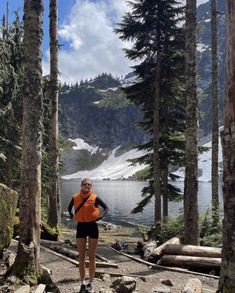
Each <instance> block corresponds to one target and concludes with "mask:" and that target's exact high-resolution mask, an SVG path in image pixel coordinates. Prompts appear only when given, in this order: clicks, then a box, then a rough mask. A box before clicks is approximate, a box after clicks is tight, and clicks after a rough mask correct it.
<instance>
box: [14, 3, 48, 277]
mask: <svg viewBox="0 0 235 293" xmlns="http://www.w3.org/2000/svg"><path fill="white" fill-rule="evenodd" d="M42 12H43V4H42V1H41V0H37V1H36V0H25V2H24V84H23V127H22V162H21V193H20V198H19V211H20V213H19V216H20V240H19V245H18V252H17V256H16V260H15V263H14V265H13V268H12V272H13V274H16V275H18V276H20V277H23V276H27V279H28V280H29V283H37V281H38V277H39V274H40V271H39V265H38V255H39V240H40V224H41V145H42V142H41V141H42V139H41V133H42V64H41V61H42V53H41V43H42Z"/></svg>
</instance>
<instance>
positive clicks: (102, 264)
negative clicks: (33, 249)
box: [41, 246, 118, 269]
mask: <svg viewBox="0 0 235 293" xmlns="http://www.w3.org/2000/svg"><path fill="white" fill-rule="evenodd" d="M41 249H44V250H46V251H48V252H50V253H52V254H55V255H56V256H59V257H61V258H63V259H65V260H67V261H69V262H71V263H73V264H74V265H77V266H78V265H79V262H78V261H77V260H75V259H73V258H70V257H67V256H65V255H63V254H61V253H58V252H56V251H53V250H51V249H48V248H46V247H42V246H41ZM85 264H86V266H88V265H89V261H87V260H86V261H85ZM96 267H97V268H114V269H118V265H117V264H114V263H110V262H99V261H97V262H96Z"/></svg>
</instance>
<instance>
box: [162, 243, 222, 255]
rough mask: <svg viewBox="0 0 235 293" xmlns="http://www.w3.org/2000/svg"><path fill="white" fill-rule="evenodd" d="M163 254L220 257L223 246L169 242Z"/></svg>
mask: <svg viewBox="0 0 235 293" xmlns="http://www.w3.org/2000/svg"><path fill="white" fill-rule="evenodd" d="M162 254H176V255H191V256H201V257H217V258H218V257H220V258H221V248H217V247H207V246H196V245H182V244H167V245H166V246H165V247H164V248H163V250H162Z"/></svg>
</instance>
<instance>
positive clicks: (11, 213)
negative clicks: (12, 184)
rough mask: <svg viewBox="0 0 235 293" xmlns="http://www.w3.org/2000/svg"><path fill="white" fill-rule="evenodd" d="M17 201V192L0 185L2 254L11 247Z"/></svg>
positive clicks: (0, 242)
mask: <svg viewBox="0 0 235 293" xmlns="http://www.w3.org/2000/svg"><path fill="white" fill-rule="evenodd" d="M17 199H18V194H17V192H16V191H14V190H12V189H10V188H9V187H7V186H6V185H4V184H0V252H1V253H0V254H2V252H3V249H4V248H7V247H8V246H9V244H10V242H11V239H12V236H13V224H14V218H15V213H16V206H17Z"/></svg>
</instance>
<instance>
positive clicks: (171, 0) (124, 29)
mask: <svg viewBox="0 0 235 293" xmlns="http://www.w3.org/2000/svg"><path fill="white" fill-rule="evenodd" d="M129 5H130V8H131V11H130V12H128V13H126V15H125V16H124V17H123V19H122V22H121V23H119V24H118V27H117V29H116V30H115V31H116V33H117V34H118V35H119V37H120V39H122V40H123V41H131V42H132V47H131V48H126V49H124V51H125V53H126V56H127V58H129V59H130V60H134V61H136V62H137V63H138V64H137V65H135V66H133V70H134V74H135V79H134V80H133V82H132V84H131V85H130V86H128V87H125V88H123V91H124V92H125V94H126V95H127V98H128V99H129V100H130V101H131V102H133V103H135V104H136V105H140V106H141V109H142V112H143V120H142V121H141V122H140V123H139V124H138V126H139V127H142V128H143V129H144V130H145V131H146V133H148V135H149V141H148V142H146V143H145V144H143V145H140V146H138V147H139V149H145V150H147V151H148V154H147V155H144V156H142V157H140V158H138V159H135V160H132V163H133V164H134V163H136V162H139V163H145V164H146V165H147V166H148V167H149V172H148V177H146V178H145V179H146V180H148V182H149V185H148V186H147V187H145V188H144V189H143V190H142V196H143V200H141V201H140V202H139V203H138V205H137V207H136V208H134V209H133V210H132V212H133V213H138V212H142V211H143V209H144V207H145V206H146V205H147V204H148V203H149V202H150V201H151V199H152V196H153V195H154V188H153V183H154V181H153V108H154V104H153V103H154V94H155V82H156V66H157V65H156V64H157V60H156V58H157V56H158V54H157V52H159V50H160V52H161V62H160V63H161V64H160V85H159V86H160V149H159V154H160V169H161V174H162V176H161V178H160V179H161V185H162V195H163V196H167V198H168V200H176V199H177V200H178V199H179V198H180V196H181V192H180V190H179V189H178V188H176V187H174V186H173V185H172V184H171V183H170V182H169V177H170V178H171V180H173V181H174V180H175V179H176V177H177V176H174V175H173V174H171V172H170V167H171V166H182V165H183V164H184V151H185V140H184V130H185V89H184V80H185V76H184V72H185V68H184V44H185V41H184V30H183V29H182V28H181V27H180V22H181V21H182V15H183V9H184V8H183V7H180V6H179V3H178V2H177V1H175V0H167V1H166V0H158V1H155V0H136V1H130V2H129ZM166 173H167V174H168V176H163V174H166ZM164 180H165V182H164ZM163 186H166V187H167V191H166V188H165V191H164V188H163ZM166 216H167V215H166Z"/></svg>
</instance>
